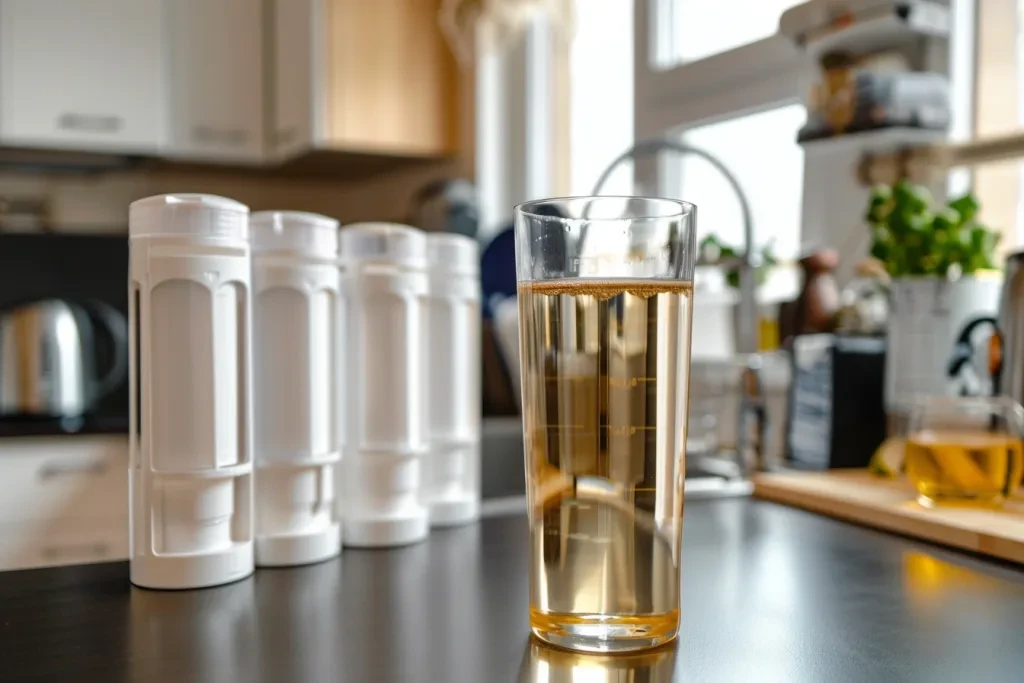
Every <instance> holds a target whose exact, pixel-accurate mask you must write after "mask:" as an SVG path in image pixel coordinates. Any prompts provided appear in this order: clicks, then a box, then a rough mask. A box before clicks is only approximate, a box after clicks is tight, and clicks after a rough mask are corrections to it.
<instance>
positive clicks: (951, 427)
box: [905, 397, 1024, 507]
mask: <svg viewBox="0 0 1024 683" xmlns="http://www.w3.org/2000/svg"><path fill="white" fill-rule="evenodd" d="M1022 434H1024V408H1021V406H1020V405H1019V404H1018V403H1016V402H1015V401H1013V400H1011V399H1009V398H1005V397H999V398H945V397H942V398H940V397H935V398H929V399H926V400H924V401H922V402H921V403H920V404H919V405H918V406H917V407H916V408H915V409H914V410H913V411H912V412H911V415H910V423H909V433H908V436H907V450H906V458H905V467H906V471H907V477H908V478H909V479H910V481H911V482H912V483H913V484H914V487H915V488H916V489H917V494H918V501H919V502H920V503H921V504H922V505H925V506H928V507H933V506H935V505H937V504H954V505H969V506H982V507H992V506H998V505H1001V504H1002V502H1003V501H1004V500H1005V499H1006V498H1007V497H1009V496H1010V495H1012V494H1013V493H1014V492H1015V491H1016V489H1017V487H1018V485H1019V484H1020V481H1021V474H1022V471H1024V455H1022V450H1024V442H1022V440H1021V435H1022Z"/></svg>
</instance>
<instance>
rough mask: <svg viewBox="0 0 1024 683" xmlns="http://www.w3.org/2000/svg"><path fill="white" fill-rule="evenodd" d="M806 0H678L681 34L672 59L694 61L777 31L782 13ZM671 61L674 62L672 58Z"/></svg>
mask: <svg viewBox="0 0 1024 683" xmlns="http://www.w3.org/2000/svg"><path fill="white" fill-rule="evenodd" d="M801 2H804V0H730V1H723V0H682V2H679V1H678V0H677V1H676V2H674V3H672V4H671V5H670V7H671V11H672V13H673V14H674V16H673V22H672V23H673V24H674V29H673V30H674V32H675V34H676V35H677V36H679V37H678V39H677V40H675V41H674V42H675V44H676V47H675V49H674V50H672V52H674V53H675V54H670V55H669V59H670V60H672V61H674V62H675V63H677V64H678V63H685V62H692V61H695V60H698V59H703V58H705V57H709V56H711V55H713V54H717V53H719V52H724V51H726V50H730V49H732V48H735V47H739V46H740V45H746V44H747V43H752V42H754V41H757V40H760V39H762V38H767V37H768V36H771V35H773V34H774V33H775V30H776V28H777V27H778V24H779V16H780V15H781V14H782V12H783V11H785V10H787V9H789V8H790V7H792V6H793V5H799V4H800V3H801ZM670 63H671V62H670Z"/></svg>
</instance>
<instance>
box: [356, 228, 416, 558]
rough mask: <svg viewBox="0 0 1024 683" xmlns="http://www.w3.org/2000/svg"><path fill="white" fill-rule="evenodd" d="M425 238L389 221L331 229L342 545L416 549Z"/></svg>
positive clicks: (414, 230)
mask: <svg viewBox="0 0 1024 683" xmlns="http://www.w3.org/2000/svg"><path fill="white" fill-rule="evenodd" d="M426 251H427V247H426V236H425V235H424V233H423V232H422V231H420V230H417V229H415V228H410V227H408V226H404V225H394V224H390V223H361V224H357V225H350V226H348V227H346V228H344V229H342V231H341V262H342V264H343V268H344V271H343V276H342V289H343V290H344V291H343V294H344V296H345V298H346V304H347V306H348V315H349V318H348V324H349V327H350V330H349V331H350V334H349V335H348V337H347V339H348V345H347V349H346V352H347V362H346V370H345V377H346V386H347V388H348V389H349V393H348V396H347V398H346V404H347V412H348V415H347V418H348V419H347V423H348V426H347V429H346V438H345V448H346V452H345V456H344V460H343V461H342V465H343V471H342V476H341V482H342V507H343V517H344V519H343V522H342V525H343V527H344V531H343V535H344V542H345V545H352V546H392V545H404V544H407V543H415V542H417V541H422V540H423V539H425V538H426V537H427V532H428V531H429V524H428V519H427V510H426V507H425V506H424V505H423V504H422V502H421V501H420V499H419V497H420V466H421V460H422V456H423V453H424V451H425V449H426V442H425V438H424V437H425V433H424V425H423V415H422V411H423V394H422V383H423V377H422V365H421V363H422V360H423V356H422V351H421V348H420V347H421V344H422V341H423V340H422V335H421V333H422V327H421V326H422V307H423V297H424V296H425V295H426V293H427V273H426V270H425V267H426Z"/></svg>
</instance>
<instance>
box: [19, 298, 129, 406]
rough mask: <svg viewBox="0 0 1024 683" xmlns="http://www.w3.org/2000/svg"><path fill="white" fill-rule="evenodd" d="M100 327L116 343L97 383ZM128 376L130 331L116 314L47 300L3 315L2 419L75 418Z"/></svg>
mask: <svg viewBox="0 0 1024 683" xmlns="http://www.w3.org/2000/svg"><path fill="white" fill-rule="evenodd" d="M94 321H95V322H98V323H99V327H100V328H103V329H104V330H105V332H106V333H107V334H108V335H109V336H110V339H111V340H112V342H113V347H114V353H113V361H112V362H111V364H110V368H108V369H107V371H106V373H105V374H104V375H103V376H102V378H97V372H96V370H97V368H96V365H97V360H96V338H95V331H96V327H97V326H96V325H95V324H94ZM127 372H128V325H127V322H126V321H125V317H124V315H123V314H122V313H121V312H120V311H118V310H117V309H115V308H113V307H111V306H109V305H107V304H104V303H101V302H98V301H89V302H86V303H84V304H79V303H75V302H72V301H66V300H63V299H42V300H39V301H33V302H30V303H24V304H20V305H17V306H14V307H12V308H9V309H5V310H2V311H0V417H10V416H40V417H76V416H80V415H82V414H83V413H86V412H88V411H89V409H90V408H92V407H93V406H94V405H95V404H96V402H97V401H98V400H99V399H100V398H102V397H104V396H106V395H107V394H109V393H110V392H111V391H113V390H114V389H116V388H117V387H118V386H119V385H121V383H122V382H123V381H124V378H125V376H126V375H127Z"/></svg>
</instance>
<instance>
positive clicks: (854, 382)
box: [786, 334, 886, 470]
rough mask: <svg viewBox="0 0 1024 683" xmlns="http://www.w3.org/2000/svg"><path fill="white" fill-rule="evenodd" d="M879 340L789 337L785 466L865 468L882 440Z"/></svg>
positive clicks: (882, 346) (882, 372) (882, 354)
mask: <svg viewBox="0 0 1024 683" xmlns="http://www.w3.org/2000/svg"><path fill="white" fill-rule="evenodd" d="M885 350H886V343H885V339H884V338H882V337H854V336H842V335H834V334H808V335H800V336H797V337H794V338H793V340H792V351H793V383H792V388H791V390H790V403H789V425H788V427H789V428H788V430H787V434H786V464H787V465H788V466H789V467H794V468H798V469H812V470H824V469H835V468H843V467H866V466H867V464H868V462H869V461H870V460H871V456H872V455H873V454H874V452H875V450H876V449H877V448H878V447H879V446H880V445H881V443H882V441H884V440H885V437H886V415H885Z"/></svg>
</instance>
